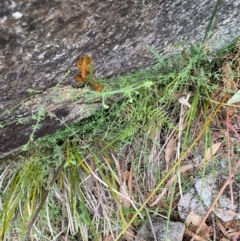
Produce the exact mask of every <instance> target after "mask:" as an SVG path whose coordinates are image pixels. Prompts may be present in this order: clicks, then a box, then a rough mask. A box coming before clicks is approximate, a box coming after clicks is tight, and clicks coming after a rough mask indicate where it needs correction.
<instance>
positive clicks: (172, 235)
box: [136, 220, 185, 241]
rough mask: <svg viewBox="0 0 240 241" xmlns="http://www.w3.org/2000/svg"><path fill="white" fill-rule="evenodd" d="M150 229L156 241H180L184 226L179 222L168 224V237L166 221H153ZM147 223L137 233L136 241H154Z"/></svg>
mask: <svg viewBox="0 0 240 241" xmlns="http://www.w3.org/2000/svg"><path fill="white" fill-rule="evenodd" d="M152 228H153V230H154V232H155V237H156V240H157V241H165V240H167V241H182V239H183V234H184V230H185V225H184V224H183V223H180V222H169V226H168V235H166V232H167V221H166V220H155V221H152ZM152 228H151V225H150V223H149V222H147V223H145V224H144V225H143V226H142V227H141V228H140V230H139V231H138V233H137V239H136V240H137V241H154V235H153V231H152Z"/></svg>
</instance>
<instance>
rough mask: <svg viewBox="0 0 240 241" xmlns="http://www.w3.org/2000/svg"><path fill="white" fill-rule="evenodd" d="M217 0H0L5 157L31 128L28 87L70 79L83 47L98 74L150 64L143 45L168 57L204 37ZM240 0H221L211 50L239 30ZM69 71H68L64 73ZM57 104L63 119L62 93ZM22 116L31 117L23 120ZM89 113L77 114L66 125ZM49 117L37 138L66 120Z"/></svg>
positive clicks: (0, 141) (0, 148)
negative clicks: (176, 46)
mask: <svg viewBox="0 0 240 241" xmlns="http://www.w3.org/2000/svg"><path fill="white" fill-rule="evenodd" d="M215 4H216V2H215V1H210V0H201V1H200V2H199V1H196V0H194V1H192V0H174V1H172V2H169V1H166V0H160V1H156V0H152V1H145V0H144V1H134V0H127V1H117V2H113V1H111V0H108V1H103V0H99V1H93V0H89V1H79V2H76V1H73V0H66V1H60V0H41V1H40V0H32V1H30V2H29V1H27V0H23V1H11V0H4V1H1V2H0V23H1V28H0V83H1V84H0V93H1V95H0V124H1V126H2V127H4V128H3V129H1V130H0V136H1V138H0V156H1V155H5V154H6V153H8V152H11V151H12V150H14V149H16V148H19V147H20V146H21V145H23V144H25V143H26V140H27V139H28V138H27V136H28V135H29V133H31V131H32V128H31V127H32V125H33V123H34V121H33V120H32V119H31V116H32V113H31V111H30V112H29V113H26V109H25V108H19V106H20V103H25V102H26V101H28V100H29V99H30V98H32V97H31V93H30V92H29V89H34V90H36V91H39V92H40V93H42V94H43V95H44V93H45V91H47V90H48V89H49V88H51V87H53V86H55V85H57V84H58V83H59V82H61V83H62V86H63V87H64V86H69V85H70V86H71V85H72V84H73V83H74V80H73V79H74V75H75V74H77V73H78V70H77V68H76V67H75V66H76V61H77V59H78V58H79V57H82V56H83V55H85V54H88V55H90V56H91V57H92V59H93V63H94V73H95V76H96V77H107V78H109V77H112V76H117V75H119V74H124V73H129V72H132V71H135V70H137V69H141V68H146V67H149V66H152V65H153V64H154V63H156V60H155V59H154V57H153V55H152V54H151V53H150V51H149V50H148V49H147V48H146V45H149V46H150V47H151V48H154V49H156V50H158V51H159V52H160V53H161V54H163V56H167V55H170V54H172V53H174V52H176V49H174V44H176V43H179V42H181V41H186V43H187V44H189V43H200V42H201V40H202V39H203V37H204V35H205V30H206V27H207V24H208V23H209V19H210V17H211V14H212V12H213V10H214V7H215ZM239 5H240V1H239V0H235V1H224V2H222V4H221V6H220V8H219V11H218V13H217V15H216V22H215V24H214V26H213V29H212V32H211V36H210V39H209V43H210V45H211V47H212V48H213V49H219V48H221V47H222V46H224V45H225V44H226V43H228V42H229V41H231V40H233V39H234V38H236V37H238V36H239V28H240V27H239V26H240V24H239V22H240V18H239V10H238V9H239ZM66 71H70V74H69V75H67V76H65V75H64V73H65V72H66ZM109 81H113V80H109ZM73 102H74V101H73ZM78 105H81V103H79V102H78ZM85 107H86V106H84V105H83V108H85ZM38 108H39V109H40V108H41V107H40V106H39V107H38ZM79 108H80V107H79ZM59 110H61V111H59ZM52 111H53V112H58V113H59V114H58V116H59V117H60V119H61V117H63V118H65V117H66V115H67V113H68V112H69V107H68V106H66V101H65V100H64V99H63V100H62V103H58V105H57V109H56V110H52ZM19 117H21V118H23V117H26V118H29V119H30V121H29V122H27V123H25V122H24V123H22V124H18V121H17V119H18V120H19ZM84 117H86V116H85V115H83V116H82V115H81V114H79V115H78V117H77V118H73V119H72V120H70V119H69V121H68V124H70V123H73V122H75V121H76V120H79V119H81V118H84ZM44 118H46V119H44ZM44 118H43V120H42V122H41V126H42V127H41V130H40V131H39V135H36V138H37V137H38V136H41V135H44V134H46V133H48V131H47V130H48V129H51V130H52V131H53V129H54V130H56V129H57V128H59V127H60V126H61V123H60V122H57V120H56V119H54V118H50V117H49V116H47V115H46V116H45V117H44ZM56 123H58V124H56ZM46 125H50V126H51V128H48V126H46ZM53 127H54V128H53ZM43 130H45V131H43Z"/></svg>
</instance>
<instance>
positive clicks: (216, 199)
mask: <svg viewBox="0 0 240 241" xmlns="http://www.w3.org/2000/svg"><path fill="white" fill-rule="evenodd" d="M239 166H240V159H239V160H238V162H237V164H236V166H235V168H234V170H233V172H232V174H231V176H229V177H228V179H227V180H226V181H225V183H224V185H223V186H222V188H221V190H220V191H219V193H218V195H217V196H216V198H215V199H214V201H213V203H212V204H211V206H210V207H209V209H208V211H207V212H206V214H205V215H204V217H203V219H202V220H201V222H200V224H199V227H198V229H197V230H196V234H198V233H199V231H200V230H201V228H202V225H203V224H204V223H205V221H206V219H207V218H208V216H209V214H210V213H211V211H212V210H213V207H214V206H215V204H216V203H217V201H218V199H219V198H220V196H221V195H222V193H223V191H224V190H225V188H226V187H227V185H229V183H230V182H231V181H232V177H233V176H234V174H235V172H236V171H237V169H238V167H239ZM193 240H194V237H193V238H192V239H191V241H193Z"/></svg>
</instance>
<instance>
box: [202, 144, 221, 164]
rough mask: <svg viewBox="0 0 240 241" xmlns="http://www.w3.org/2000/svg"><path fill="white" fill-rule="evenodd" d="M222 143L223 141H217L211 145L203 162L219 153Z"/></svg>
mask: <svg viewBox="0 0 240 241" xmlns="http://www.w3.org/2000/svg"><path fill="white" fill-rule="evenodd" d="M221 145H222V142H217V143H215V144H213V145H212V147H211V148H210V147H209V148H208V149H207V151H206V154H205V157H204V158H203V159H202V161H201V164H204V163H205V162H208V161H210V160H211V158H212V157H213V156H214V155H215V154H216V153H217V151H218V149H219V147H220V146H221Z"/></svg>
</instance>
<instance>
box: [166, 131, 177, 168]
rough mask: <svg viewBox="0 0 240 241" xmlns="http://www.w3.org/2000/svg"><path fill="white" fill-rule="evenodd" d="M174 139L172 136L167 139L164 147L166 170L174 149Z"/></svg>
mask: <svg viewBox="0 0 240 241" xmlns="http://www.w3.org/2000/svg"><path fill="white" fill-rule="evenodd" d="M176 144H177V142H176V139H175V138H174V136H173V137H172V138H171V139H170V140H169V141H168V143H167V145H166V149H165V161H166V166H167V170H168V166H169V162H170V161H171V159H172V157H173V155H174V153H175V150H176Z"/></svg>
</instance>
